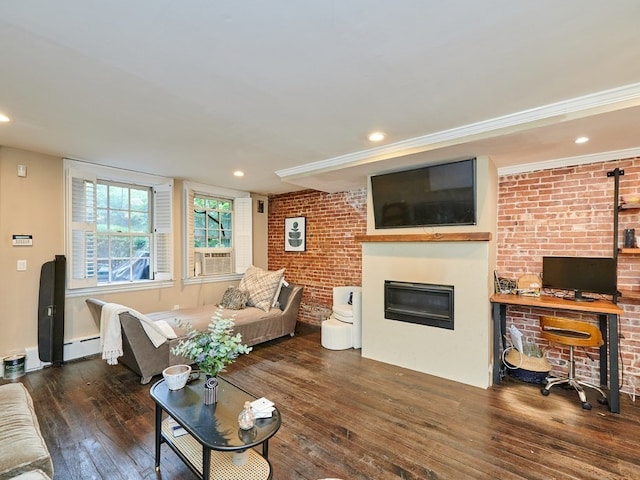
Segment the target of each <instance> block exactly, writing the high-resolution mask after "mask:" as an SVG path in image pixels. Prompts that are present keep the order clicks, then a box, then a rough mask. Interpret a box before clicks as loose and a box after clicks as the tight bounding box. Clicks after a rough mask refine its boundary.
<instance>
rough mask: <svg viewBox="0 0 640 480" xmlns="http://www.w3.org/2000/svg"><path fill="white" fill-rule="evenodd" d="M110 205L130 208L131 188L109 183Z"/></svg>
mask: <svg viewBox="0 0 640 480" xmlns="http://www.w3.org/2000/svg"><path fill="white" fill-rule="evenodd" d="M109 207H110V208H123V209H129V189H128V188H124V187H120V186H117V185H109Z"/></svg>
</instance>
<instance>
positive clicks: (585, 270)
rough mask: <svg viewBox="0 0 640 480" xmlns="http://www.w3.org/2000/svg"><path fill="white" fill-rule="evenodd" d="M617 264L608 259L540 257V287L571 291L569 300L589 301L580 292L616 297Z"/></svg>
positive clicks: (612, 259)
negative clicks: (571, 294) (571, 295)
mask: <svg viewBox="0 0 640 480" xmlns="http://www.w3.org/2000/svg"><path fill="white" fill-rule="evenodd" d="M617 271H618V269H617V264H616V260H615V259H614V258H608V257H542V287H543V288H552V289H557V290H572V291H573V298H568V299H569V300H576V301H583V302H584V301H587V302H588V301H592V300H594V299H593V298H591V297H586V296H584V295H583V292H589V293H600V294H605V295H616V293H617V292H618V278H617V276H618V273H617Z"/></svg>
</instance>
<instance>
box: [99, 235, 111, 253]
mask: <svg viewBox="0 0 640 480" xmlns="http://www.w3.org/2000/svg"><path fill="white" fill-rule="evenodd" d="M96 240H97V243H98V257H99V258H109V237H108V236H107V235H96Z"/></svg>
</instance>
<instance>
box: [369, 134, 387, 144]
mask: <svg viewBox="0 0 640 480" xmlns="http://www.w3.org/2000/svg"><path fill="white" fill-rule="evenodd" d="M368 138H369V140H370V141H372V142H379V141H381V140H384V133H382V132H373V133H370V134H369V137H368Z"/></svg>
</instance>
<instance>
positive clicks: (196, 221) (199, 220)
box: [193, 210, 206, 228]
mask: <svg viewBox="0 0 640 480" xmlns="http://www.w3.org/2000/svg"><path fill="white" fill-rule="evenodd" d="M205 217H206V215H205V211H204V210H194V211H193V226H194V228H204V227H205Z"/></svg>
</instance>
